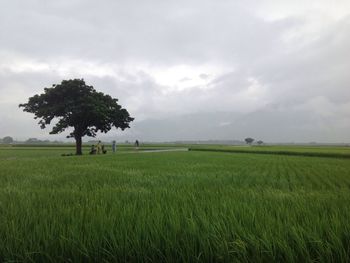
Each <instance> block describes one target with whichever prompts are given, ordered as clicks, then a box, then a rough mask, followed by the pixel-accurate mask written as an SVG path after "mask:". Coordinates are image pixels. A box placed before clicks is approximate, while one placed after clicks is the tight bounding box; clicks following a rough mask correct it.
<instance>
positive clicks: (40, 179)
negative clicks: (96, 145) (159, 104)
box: [0, 146, 350, 262]
mask: <svg viewBox="0 0 350 263" xmlns="http://www.w3.org/2000/svg"><path fill="white" fill-rule="evenodd" d="M147 147H149V148H158V147H159V146H154V147H152V146H147ZM219 148H220V147H219ZM330 149H331V148H327V151H329V150H330ZM87 150H88V148H86V149H85V152H86V151H87ZM301 150H303V149H301ZM318 150H319V152H322V151H326V150H324V148H319V149H318ZM335 150H336V151H338V150H339V149H335ZM340 150H341V151H343V149H340ZM73 151H74V149H73V148H53V147H48V148H30V147H25V148H21V147H6V148H0V167H1V172H0V237H1V238H0V262H6V261H11V262H13V261H25V262H30V261H32V262H50V261H51V262H53V261H54V262H57V261H62V262H63V261H65V262H67V261H72V262H89V261H90V262H102V261H111V262H116V261H120V262H124V261H127V262H135V261H139V262H232V261H238V262H271V261H278V262H350V223H349V218H350V161H349V159H345V158H339V159H338V158H319V157H304V156H287V155H277V154H274V155H270V154H254V153H235V154H227V153H221V152H201V151H198V152H197V151H190V152H162V153H141V152H135V151H134V150H133V149H132V148H130V147H129V148H128V147H126V148H125V149H123V150H121V151H120V152H119V153H117V154H115V155H113V154H107V155H99V156H89V155H85V156H80V157H75V156H71V157H61V156H60V155H61V154H62V153H69V152H73ZM308 151H309V150H308ZM344 151H347V148H346V149H344Z"/></svg>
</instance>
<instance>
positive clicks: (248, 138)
mask: <svg viewBox="0 0 350 263" xmlns="http://www.w3.org/2000/svg"><path fill="white" fill-rule="evenodd" d="M244 141H245V142H246V143H247V144H248V145H252V144H253V142H254V141H255V139H253V138H250V137H247V138H245V139H244ZM256 143H257V144H258V145H262V144H264V142H263V141H262V140H259V141H257V142H256Z"/></svg>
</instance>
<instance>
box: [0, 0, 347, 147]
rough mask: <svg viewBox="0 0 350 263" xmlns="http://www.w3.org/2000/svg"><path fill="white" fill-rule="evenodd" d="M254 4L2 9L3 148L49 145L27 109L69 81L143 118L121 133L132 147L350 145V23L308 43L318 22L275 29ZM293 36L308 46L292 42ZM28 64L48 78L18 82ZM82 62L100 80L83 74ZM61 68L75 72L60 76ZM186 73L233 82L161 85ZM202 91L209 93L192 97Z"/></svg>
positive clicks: (332, 25) (294, 19)
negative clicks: (9, 138)
mask: <svg viewBox="0 0 350 263" xmlns="http://www.w3.org/2000/svg"><path fill="white" fill-rule="evenodd" d="M255 4H257V2H256V1H244V2H243V1H235V2H233V1H209V0H207V1H199V0H198V1H197V0H191V1H176V2H175V1H174V2H169V1H160V0H153V1H102V2H101V3H96V1H80V0H74V1H43V0H28V1H19V0H14V1H10V2H9V1H8V2H7V3H5V2H3V3H1V4H0V37H1V43H0V54H2V55H3V56H4V58H3V59H2V60H1V61H0V91H1V92H2V97H1V98H0V102H1V105H0V123H1V126H0V137H1V136H5V135H8V134H14V135H16V136H22V137H26V136H28V137H29V135H30V137H39V136H44V135H45V134H47V133H45V131H41V130H40V129H39V128H38V127H37V126H36V123H35V121H33V120H32V116H30V115H28V114H24V113H22V112H21V111H20V109H18V107H17V105H18V104H19V103H21V102H23V100H25V99H26V98H27V97H29V96H31V95H33V94H35V93H39V92H41V91H42V89H43V88H44V87H45V86H50V85H51V84H53V83H57V82H59V81H61V80H62V79H63V78H72V77H79V78H81V77H83V78H85V80H86V81H87V82H88V83H90V84H92V85H94V86H95V87H96V89H98V90H101V91H103V92H106V93H109V94H111V95H112V96H114V97H117V98H119V99H120V103H121V104H122V105H123V106H125V107H126V108H128V109H129V110H130V113H131V114H132V115H133V116H134V117H135V118H136V121H135V123H134V124H133V126H132V130H129V131H127V132H126V133H123V134H120V133H116V132H115V131H113V132H112V133H111V134H112V135H118V136H121V137H123V136H124V137H123V138H128V136H129V137H130V138H131V137H132V138H134V137H135V136H137V137H139V138H144V139H147V140H172V139H173V140H176V139H220V138H222V139H230V138H231V139H240V138H242V137H244V136H248V135H249V136H254V137H256V138H261V139H263V140H268V141H297V140H299V141H310V140H320V141H346V140H348V141H350V133H349V132H348V131H349V123H350V109H349V107H350V88H349V83H350V77H349V74H348V69H349V68H350V62H349V59H348V57H349V56H350V53H349V52H350V51H349V48H348V47H349V46H350V35H349V34H348V32H350V16H345V17H342V18H341V19H340V18H339V19H338V20H334V21H333V20H330V21H329V22H328V23H327V26H325V27H324V28H323V30H322V31H320V30H319V29H317V30H316V29H315V30H316V33H314V34H313V35H311V34H309V33H307V32H306V33H305V32H303V31H300V30H303V29H304V28H306V27H307V26H309V24H307V23H308V21H309V20H310V19H305V17H300V15H294V16H288V17H286V18H283V19H279V20H269V19H264V17H262V16H258V15H257V10H255V6H256V5H255ZM287 13H288V12H287ZM294 31H296V32H299V31H300V32H299V35H298V34H297V36H296V37H295V38H291V39H286V35H288V34H289V33H290V32H294ZM315 36H316V37H315ZM25 59H27V60H28V61H29V62H30V63H32V62H33V63H34V62H35V63H43V64H44V65H48V69H45V70H42V69H40V67H39V68H38V69H35V70H32V71H30V70H28V69H25V68H24V69H23V70H17V71H16V70H14V67H16V66H17V65H19V64H21V63H24V62H23V61H24V60H25ZM75 60H79V61H80V62H81V63H90V64H91V65H92V69H91V70H90V71H86V70H85V71H84V69H83V68H77V67H78V66H77V65H76V64H74V63H72V61H75ZM14 62H16V63H17V64H16V63H15V64H13V65H12V64H11V63H14ZM29 62H28V63H29ZM26 63H27V62H26ZM61 64H62V65H64V66H66V68H67V70H65V71H60V70H58V69H57V68H56V67H57V65H61ZM178 65H187V66H188V67H193V68H196V67H200V66H201V65H213V66H214V67H216V66H217V67H218V68H220V69H223V70H222V71H221V72H219V73H215V72H209V71H206V70H202V69H200V71H199V72H197V71H195V73H191V72H186V73H184V75H183V76H180V77H179V78H178V86H177V85H173V84H170V83H169V84H164V83H163V82H162V84H160V83H159V81H158V80H157V76H156V75H157V74H158V77H159V75H162V70H163V69H165V70H166V69H168V68H171V67H174V66H178ZM79 67H80V64H79ZM94 68H96V69H99V70H101V68H103V69H106V70H107V71H108V74H107V72H106V74H100V73H99V74H93V72H91V71H93V70H94ZM154 69H156V70H154ZM157 70H159V72H157ZM102 71H103V70H102ZM109 71H110V72H109ZM219 71H220V70H219ZM102 73H103V72H102ZM191 74H192V75H191ZM193 74H194V75H193ZM194 79H199V80H201V81H203V82H200V83H198V84H194V85H193V86H192V87H187V86H186V87H182V86H181V84H186V83H188V82H190V81H193V80H194ZM223 123H224V124H225V125H222V124H223ZM23 130H26V133H25V134H23ZM35 134H37V136H35ZM312 138H314V139H312Z"/></svg>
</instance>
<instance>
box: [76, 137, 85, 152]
mask: <svg viewBox="0 0 350 263" xmlns="http://www.w3.org/2000/svg"><path fill="white" fill-rule="evenodd" d="M81 145H82V139H81V136H75V154H76V155H82V154H83V152H82V150H81Z"/></svg>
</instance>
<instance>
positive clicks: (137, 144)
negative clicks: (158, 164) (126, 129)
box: [135, 140, 140, 150]
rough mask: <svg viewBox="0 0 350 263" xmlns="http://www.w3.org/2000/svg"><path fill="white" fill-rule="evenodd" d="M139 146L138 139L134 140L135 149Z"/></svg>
mask: <svg viewBox="0 0 350 263" xmlns="http://www.w3.org/2000/svg"><path fill="white" fill-rule="evenodd" d="M139 146H140V143H139V141H138V140H136V141H135V149H136V150H138V149H139Z"/></svg>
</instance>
